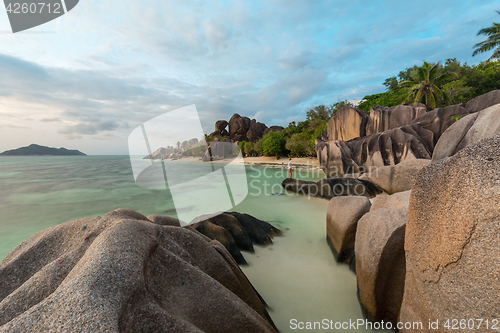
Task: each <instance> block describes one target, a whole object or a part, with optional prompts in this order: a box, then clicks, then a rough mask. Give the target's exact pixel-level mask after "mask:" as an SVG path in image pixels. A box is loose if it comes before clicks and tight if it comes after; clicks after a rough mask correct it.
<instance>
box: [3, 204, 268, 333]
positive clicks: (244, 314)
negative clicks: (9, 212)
mask: <svg viewBox="0 0 500 333" xmlns="http://www.w3.org/2000/svg"><path fill="white" fill-rule="evenodd" d="M153 220H158V219H157V218H154V219H153ZM188 331H189V332H200V331H203V332H276V327H275V326H274V324H273V323H272V321H271V319H270V317H269V315H268V313H267V311H266V309H265V303H264V301H263V300H262V298H261V297H260V296H259V295H258V293H257V292H256V291H255V289H254V288H253V287H252V285H251V284H250V282H249V281H248V279H247V278H246V276H245V275H244V274H243V272H242V271H241V270H240V268H239V267H238V265H237V264H236V262H235V261H234V260H233V258H232V257H231V256H230V254H229V253H228V252H227V250H226V249H225V248H224V247H223V246H222V245H221V244H220V243H219V242H218V241H213V240H210V239H208V238H207V237H205V236H203V235H201V234H199V233H198V232H196V231H193V230H191V229H189V228H181V227H178V226H172V225H165V224H163V223H162V224H156V223H154V221H152V220H150V219H148V218H146V217H145V216H143V215H141V214H139V213H137V212H134V211H131V210H126V209H118V210H115V211H113V212H110V213H108V214H106V215H105V216H104V217H102V218H100V217H94V218H85V219H80V220H76V221H71V222H67V223H64V224H61V225H57V226H54V227H51V228H48V229H46V230H44V231H41V232H39V233H37V234H36V235H34V236H32V237H31V238H29V239H28V240H26V241H24V242H23V243H21V244H20V245H19V246H17V247H16V248H15V249H14V250H12V251H11V252H10V253H9V254H8V255H7V256H6V257H5V259H4V260H3V261H2V262H1V263H0V332H188Z"/></svg>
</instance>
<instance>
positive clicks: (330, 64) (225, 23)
mask: <svg viewBox="0 0 500 333" xmlns="http://www.w3.org/2000/svg"><path fill="white" fill-rule="evenodd" d="M497 7H498V3H496V2H494V1H489V0H488V1H484V2H482V3H481V4H480V5H478V4H473V3H471V2H469V1H465V0H463V1H462V0H456V1H451V0H445V1H437V2H436V1H431V0H423V1H422V2H421V4H420V3H419V5H418V6H415V4H414V3H408V2H401V1H397V0H387V1H384V2H383V4H382V3H379V2H368V1H363V2H360V1H323V0H318V1H305V0H269V1H252V2H245V1H239V0H237V1H233V2H219V1H201V0H195V1H193V2H190V3H186V2H182V1H177V0H174V1H153V2H148V3H144V2H140V1H139V2H138V1H133V0H123V1H122V2H121V5H120V7H119V8H117V7H116V5H115V4H113V3H111V2H101V1H97V0H88V1H85V2H81V3H80V4H79V5H78V7H76V8H75V10H73V11H72V12H71V13H70V14H69V15H65V16H64V17H62V18H60V19H58V20H54V21H52V22H49V23H48V24H47V25H44V27H43V28H41V27H40V30H51V31H56V32H57V33H55V34H37V35H29V34H24V35H18V34H16V35H15V36H10V35H7V34H5V36H4V35H0V41H2V42H3V43H0V75H1V77H2V80H1V81H0V110H1V112H2V113H0V117H5V118H7V117H11V118H12V119H14V120H15V123H16V125H19V126H25V127H30V125H29V123H28V122H27V119H28V118H32V119H39V120H40V122H42V123H43V124H40V125H41V126H42V128H43V129H46V130H47V131H48V132H50V135H54V136H59V137H65V138H66V139H72V140H80V139H81V140H82V141H83V140H84V139H87V138H92V139H98V138H101V139H104V140H105V141H106V144H109V142H113V143H114V144H115V143H116V142H119V141H120V140H122V142H124V140H126V136H127V134H128V131H129V130H130V128H135V127H136V126H138V125H139V124H140V123H142V122H144V121H147V120H149V119H150V118H152V117H154V116H157V115H159V114H162V113H164V112H167V111H170V110H174V109H177V108H179V107H182V106H186V105H190V104H193V103H194V104H196V106H197V108H198V111H199V113H200V118H201V121H202V125H203V128H204V129H207V131H211V130H212V129H213V123H214V122H215V121H216V120H219V119H229V118H230V117H231V115H232V114H233V113H236V112H237V113H240V114H241V115H247V116H251V115H254V117H255V118H258V120H259V121H261V122H264V123H265V124H266V125H268V126H271V125H287V124H288V122H289V121H291V120H302V119H304V117H305V113H304V110H305V109H306V108H308V107H311V106H315V105H319V104H332V103H335V102H336V101H338V100H345V99H347V100H360V99H362V98H363V97H364V96H365V95H366V94H372V93H376V92H381V91H384V87H383V86H382V85H381V84H382V82H383V81H384V80H385V79H386V78H387V77H391V76H394V75H397V74H398V72H399V71H400V70H403V69H405V68H407V67H411V66H413V65H415V64H420V63H421V62H422V61H423V60H428V61H439V60H441V61H444V60H445V59H446V58H448V57H456V58H457V59H458V60H459V61H461V62H465V61H467V62H468V63H469V64H474V63H477V62H478V61H480V60H484V59H486V58H487V55H486V54H484V55H480V56H478V57H475V58H472V57H471V54H472V46H473V45H474V44H475V43H477V42H478V41H480V40H481V37H477V36H476V33H477V31H478V30H479V29H481V28H483V27H485V26H488V25H489V24H490V23H491V22H493V21H494V20H495V19H496V18H497V17H498V14H496V13H495V11H494V10H495V9H498V8H497ZM96 8H98V9H99V10H96ZM109 13H113V15H112V17H111V16H110V14H109ZM3 20H4V21H2V18H0V27H4V28H5V27H6V26H7V25H8V22H7V21H5V20H6V17H4V18H3ZM36 29H38V28H35V29H34V30H33V31H35V32H36V31H38V30H36ZM33 135H35V134H33ZM116 144H117V145H118V143H116ZM125 145H126V143H125ZM102 146H105V145H104V144H103V145H102ZM95 149H97V150H99V149H101V147H96V148H95ZM84 150H85V151H90V152H92V151H91V149H84Z"/></svg>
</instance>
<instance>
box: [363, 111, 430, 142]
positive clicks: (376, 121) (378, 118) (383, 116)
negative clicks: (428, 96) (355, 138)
mask: <svg viewBox="0 0 500 333" xmlns="http://www.w3.org/2000/svg"><path fill="white" fill-rule="evenodd" d="M426 112H427V108H426V107H425V106H411V105H397V106H393V107H390V108H389V107H387V106H380V105H377V106H375V107H373V108H370V115H369V118H368V123H367V124H366V135H372V134H375V133H382V132H385V131H387V130H390V129H392V128H397V127H401V126H406V125H410V123H411V122H412V121H413V120H414V119H415V118H417V117H420V116H422V115H425V114H426Z"/></svg>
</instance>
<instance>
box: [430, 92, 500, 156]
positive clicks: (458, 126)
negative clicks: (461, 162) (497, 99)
mask: <svg viewBox="0 0 500 333" xmlns="http://www.w3.org/2000/svg"><path fill="white" fill-rule="evenodd" d="M498 92H500V90H498ZM479 97H481V96H479ZM497 133H500V103H499V104H495V105H493V106H490V107H488V108H486V109H484V110H481V111H479V112H476V113H473V114H470V115H467V116H466V117H463V118H462V119H460V120H459V121H457V122H456V123H454V124H453V125H452V126H450V127H449V128H448V129H447V130H446V131H445V132H444V133H443V135H442V136H441V138H440V140H439V141H438V144H437V145H436V148H435V149H434V154H433V156H432V160H433V161H439V160H442V159H444V158H446V157H449V156H453V155H454V154H456V153H457V152H459V151H460V150H462V149H463V148H465V147H467V146H469V145H471V144H473V143H474V142H477V141H480V140H482V139H485V138H488V137H490V136H493V135H495V134H497Z"/></svg>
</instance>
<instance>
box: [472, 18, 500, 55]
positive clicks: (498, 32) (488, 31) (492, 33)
mask: <svg viewBox="0 0 500 333" xmlns="http://www.w3.org/2000/svg"><path fill="white" fill-rule="evenodd" d="M497 13H498V14H500V12H499V11H497ZM477 35H478V36H479V35H486V36H488V38H486V40H485V41H482V42H481V43H477V44H476V45H474V47H475V48H476V50H475V51H474V53H472V56H475V55H476V54H478V53H483V52H486V51H489V50H491V49H494V48H497V49H496V50H495V52H493V54H492V55H491V57H489V58H488V60H486V62H489V61H490V60H492V59H495V58H500V23H493V25H492V26H491V27H489V28H484V29H481V30H479V32H478V33H477Z"/></svg>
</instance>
